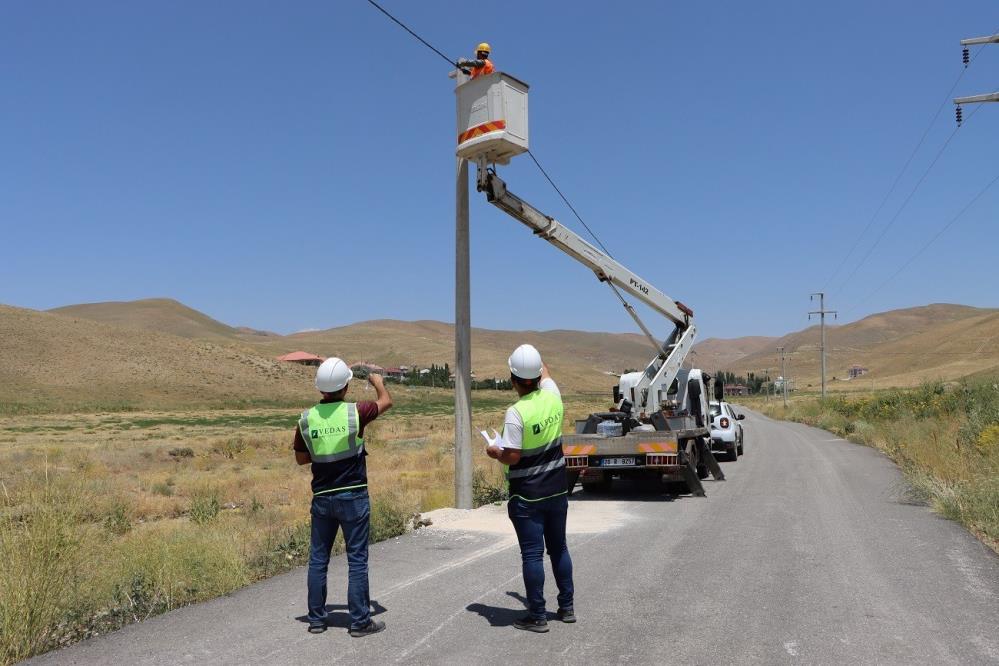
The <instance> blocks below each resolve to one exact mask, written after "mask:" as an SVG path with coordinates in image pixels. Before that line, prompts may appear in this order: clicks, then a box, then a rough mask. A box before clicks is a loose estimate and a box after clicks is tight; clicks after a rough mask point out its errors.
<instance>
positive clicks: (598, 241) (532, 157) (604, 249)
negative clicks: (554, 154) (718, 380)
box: [527, 150, 614, 259]
mask: <svg viewBox="0 0 999 666" xmlns="http://www.w3.org/2000/svg"><path fill="white" fill-rule="evenodd" d="M527 154H528V155H530V156H531V159H532V160H534V164H535V166H537V167H538V170H539V171H540V172H541V174H542V175H543V176H544V177H545V178H546V179H547V180H548V182H549V183H550V184H551V186H552V187H553V188H554V189H555V191H556V192H558V195H559V196H560V197H562V201H564V202H565V205H566V206H568V207H569V210H571V211H572V214H573V215H575V216H576V219H577V220H579V223H580V224H582V225H583V226H584V227H586V230H587V231H588V232H590V236H592V237H593V240H595V241H596V242H597V245H599V246H600V248H601V249H602V250H603V251H604V253H606V254H607V256H608V257H610V258H611V259H613V258H614V256H613V255H612V254H611V253H610V250H608V249H607V246H605V245H604V244H603V243H602V242H600V238H598V237H597V235H596V234H595V233H594V232H593V229H590V225H588V224H587V223H586V222H584V221H583V218H582V217H580V216H579V213H577V212H576V208H575V207H574V206H573V205H572V203H570V202H569V200H568V199H567V198H566V196H565V195H564V194H562V190H560V189H559V188H558V185H556V184H555V181H553V180H552V178H551V176H549V175H548V172H547V171H545V168H544V167H543V166H541V162H538V158H537V157H535V156H534V153H532V152H531V151H530V150H528V151H527Z"/></svg>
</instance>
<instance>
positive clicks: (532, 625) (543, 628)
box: [513, 616, 548, 634]
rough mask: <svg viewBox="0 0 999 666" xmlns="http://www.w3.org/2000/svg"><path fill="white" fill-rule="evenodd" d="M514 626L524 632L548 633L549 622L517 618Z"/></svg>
mask: <svg viewBox="0 0 999 666" xmlns="http://www.w3.org/2000/svg"><path fill="white" fill-rule="evenodd" d="M513 626H515V627H517V628H518V629H523V630H524V631H533V632H535V633H538V634H546V633H548V620H535V619H534V618H532V617H530V616H525V617H521V618H517V619H516V620H514V621H513Z"/></svg>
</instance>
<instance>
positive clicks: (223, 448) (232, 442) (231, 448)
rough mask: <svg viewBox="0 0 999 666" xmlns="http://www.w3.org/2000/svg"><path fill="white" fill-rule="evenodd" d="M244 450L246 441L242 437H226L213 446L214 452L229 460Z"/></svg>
mask: <svg viewBox="0 0 999 666" xmlns="http://www.w3.org/2000/svg"><path fill="white" fill-rule="evenodd" d="M245 450H246V442H245V441H244V440H243V438H242V437H235V438H230V439H227V440H225V441H224V442H222V443H221V444H216V445H215V448H214V451H215V452H216V453H218V454H219V455H221V456H222V457H223V458H227V459H229V460H232V459H233V458H235V457H236V456H238V455H239V454H240V453H242V452H243V451H245Z"/></svg>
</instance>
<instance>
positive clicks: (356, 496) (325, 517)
mask: <svg viewBox="0 0 999 666" xmlns="http://www.w3.org/2000/svg"><path fill="white" fill-rule="evenodd" d="M341 527H342V528H343V541H344V545H345V546H346V550H347V607H348V608H349V609H350V628H351V629H359V628H361V627H363V626H365V625H367V624H368V622H369V621H370V620H371V600H370V598H369V597H368V536H369V534H370V532H371V503H370V501H369V500H368V489H367V488H360V489H358V490H348V491H346V492H342V493H339V494H337V495H316V496H315V497H313V498H312V551H311V553H310V555H309V623H310V624H322V623H324V622H325V621H326V571H327V569H328V568H329V564H330V550H331V549H332V548H333V539H335V538H336V532H337V529H339V528H341Z"/></svg>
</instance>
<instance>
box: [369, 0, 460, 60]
mask: <svg viewBox="0 0 999 666" xmlns="http://www.w3.org/2000/svg"><path fill="white" fill-rule="evenodd" d="M368 4H370V5H372V6H373V7H374V8H375V9H377V10H378V11H380V12H381V13H382V14H385V16H387V17H389V18H390V19H392V20H393V21H395V23H397V24H398V25H399V27H401V28H402V29H403V30H405V31H406V32H408V33H409V34H411V35H412V36H413V37H416V38H417V39H418V40H420V42H421V43H422V44H423V45H424V46H426V47H427V48H428V49H430V50H431V51H433V52H434V53H436V54H437V55H439V56H440V57H442V58H444V59H445V60H447V61H448V64H450V65H454V66H455V67H458V68H459V69H460V65H458V61H457V60H451V58H448V57H447V56H446V55H444V54H443V53H441V52H440V51H438V50H437V49H436V48H434V46H433V45H432V44H431V43H430V42H428V41H427V40H425V39H423V38H422V37H420V36H419V35H418V34H416V33H415V32H413V31H412V30H410V29H409V27H408V26H407V25H406V24H405V23H403V22H402V21H400V20H399V19H397V18H396V17H394V16H392V15H391V14H389V13H388V11H386V10H385V8H384V7H382V6H381V5H379V4H378V3H377V2H375V0H368Z"/></svg>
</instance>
